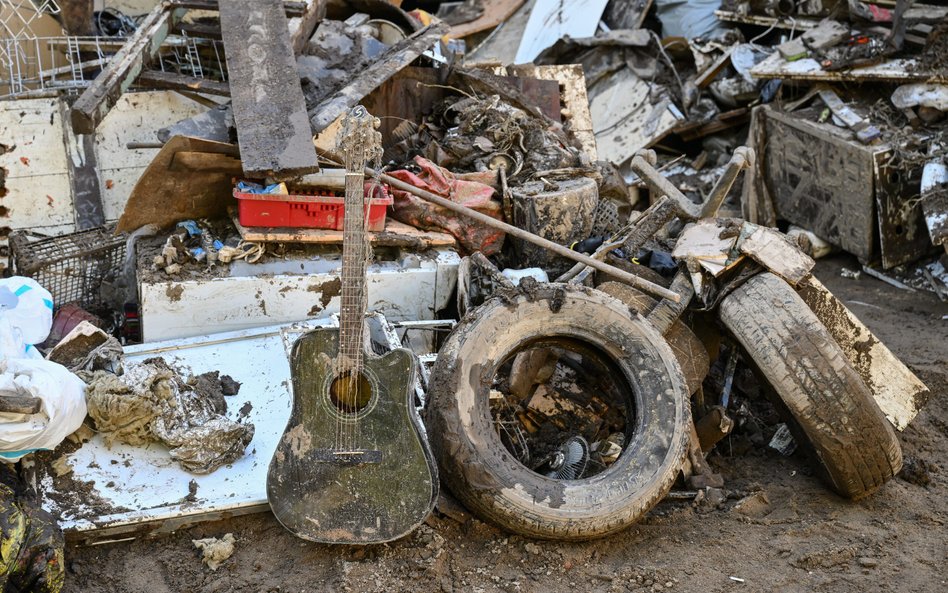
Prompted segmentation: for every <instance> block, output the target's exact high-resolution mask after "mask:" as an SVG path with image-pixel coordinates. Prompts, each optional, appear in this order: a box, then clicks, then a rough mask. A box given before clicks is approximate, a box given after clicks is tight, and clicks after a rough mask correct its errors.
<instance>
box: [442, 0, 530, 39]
mask: <svg viewBox="0 0 948 593" xmlns="http://www.w3.org/2000/svg"><path fill="white" fill-rule="evenodd" d="M524 1H525V0H482V2H481V6H483V7H484V12H483V14H481V16H479V17H477V18H476V19H474V20H473V21H471V22H469V23H462V24H460V25H455V26H453V27H451V30H450V31H449V32H448V36H449V37H450V38H451V39H460V38H462V37H467V36H468V35H473V34H474V33H480V32H481V31H486V30H488V29H493V28H494V27H496V26H497V25H500V24H501V23H503V22H505V21H506V20H507V19H509V18H510V17H511V16H512V15H513V13H515V12H517V9H518V8H520V7H521V6H523V3H524Z"/></svg>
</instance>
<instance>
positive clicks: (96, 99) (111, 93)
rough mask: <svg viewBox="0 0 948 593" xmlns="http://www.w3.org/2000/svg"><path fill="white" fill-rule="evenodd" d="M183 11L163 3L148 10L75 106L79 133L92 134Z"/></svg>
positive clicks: (75, 121)
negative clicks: (149, 11)
mask: <svg viewBox="0 0 948 593" xmlns="http://www.w3.org/2000/svg"><path fill="white" fill-rule="evenodd" d="M183 14H184V10H183V9H180V8H178V9H173V10H169V9H168V7H167V5H166V4H164V3H162V4H159V5H158V6H156V7H155V9H154V10H152V11H151V13H149V15H148V16H147V17H145V20H144V21H142V23H141V24H140V25H139V26H138V29H136V30H135V32H134V33H133V34H132V35H131V36H130V37H129V38H128V41H126V42H125V45H124V46H122V49H121V50H119V52H118V53H117V54H115V56H113V57H112V60H111V62H109V65H108V66H106V67H105V69H104V70H102V72H101V73H100V74H99V75H98V76H97V77H96V78H95V80H93V81H92V84H91V85H89V88H87V89H86V90H85V91H83V92H82V94H81V95H79V98H78V99H77V100H76V102H75V103H73V106H72V115H71V119H72V127H73V131H74V132H75V133H76V134H91V133H92V132H94V131H95V129H96V127H97V126H98V125H99V122H101V121H102V119H103V118H104V117H105V116H106V114H108V112H109V109H111V108H112V106H113V105H115V102H116V101H117V100H118V98H119V97H120V96H122V93H124V92H125V91H126V90H127V89H128V87H129V86H131V84H132V82H134V80H135V78H136V77H137V76H138V74H139V73H140V72H141V71H142V70H143V69H144V68H145V66H146V65H148V64H149V63H150V62H151V61H152V60H153V59H154V57H155V55H157V53H158V49H159V48H160V47H161V43H162V41H164V39H165V37H167V36H168V33H169V32H170V31H171V28H172V27H173V26H174V24H175V23H176V22H177V21H178V20H179V19H180V18H181V16H182V15H183Z"/></svg>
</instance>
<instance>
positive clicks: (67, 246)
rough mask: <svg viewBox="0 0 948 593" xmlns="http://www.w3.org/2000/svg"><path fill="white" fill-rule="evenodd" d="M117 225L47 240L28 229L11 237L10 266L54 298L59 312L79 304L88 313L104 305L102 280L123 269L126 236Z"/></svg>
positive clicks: (16, 272)
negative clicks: (117, 228)
mask: <svg viewBox="0 0 948 593" xmlns="http://www.w3.org/2000/svg"><path fill="white" fill-rule="evenodd" d="M114 228H115V227H114V226H111V227H99V228H95V229H90V230H87V231H80V232H78V233H72V234H70V235H64V236H62V237H46V236H44V235H40V234H39V233H35V232H33V231H29V230H20V231H14V232H12V233H11V234H10V265H11V267H12V269H13V272H14V273H15V274H18V275H20V276H28V277H30V278H33V279H34V280H36V281H37V282H39V283H40V285H42V286H43V288H45V289H46V290H48V291H49V292H50V293H51V294H52V295H53V302H54V303H55V306H56V308H57V309H58V308H59V307H61V306H62V305H65V304H66V303H78V304H79V305H80V306H81V307H83V308H84V309H88V310H96V309H101V308H103V307H104V306H105V303H104V302H103V300H102V296H101V295H100V288H101V285H102V280H103V279H105V278H106V277H108V276H112V275H114V274H115V273H116V272H117V271H119V270H121V268H122V265H123V264H124V261H125V239H126V237H125V235H124V234H123V235H118V236H116V235H113V231H114Z"/></svg>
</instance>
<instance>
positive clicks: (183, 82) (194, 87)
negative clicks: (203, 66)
mask: <svg viewBox="0 0 948 593" xmlns="http://www.w3.org/2000/svg"><path fill="white" fill-rule="evenodd" d="M138 84H139V86H143V87H145V88H149V89H164V90H171V91H181V90H184V91H194V92H198V93H204V94H206V95H218V96H221V97H229V96H230V85H229V84H227V83H226V82H218V81H216V80H209V79H207V78H198V77H196V76H188V75H186V74H178V73H176V72H161V71H159V70H145V71H144V72H142V73H141V74H140V75H139V76H138Z"/></svg>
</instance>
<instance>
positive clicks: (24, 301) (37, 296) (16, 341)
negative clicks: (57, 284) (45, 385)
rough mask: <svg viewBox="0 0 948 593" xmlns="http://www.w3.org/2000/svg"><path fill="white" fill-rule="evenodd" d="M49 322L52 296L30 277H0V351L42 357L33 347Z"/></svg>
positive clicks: (44, 334) (43, 337) (51, 322)
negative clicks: (0, 278)
mask: <svg viewBox="0 0 948 593" xmlns="http://www.w3.org/2000/svg"><path fill="white" fill-rule="evenodd" d="M52 326H53V296H52V295H51V294H49V291H48V290H46V289H45V288H43V287H42V286H40V285H39V284H38V283H37V282H36V281H35V280H33V279H31V278H24V277H22V276H13V277H12V278H5V279H2V280H0V355H2V356H4V357H8V356H9V357H14V358H22V357H30V358H42V355H40V354H39V352H37V351H36V348H34V347H33V345H34V344H41V343H42V342H43V341H44V340H46V338H47V337H48V336H49V330H50V328H52Z"/></svg>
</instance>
